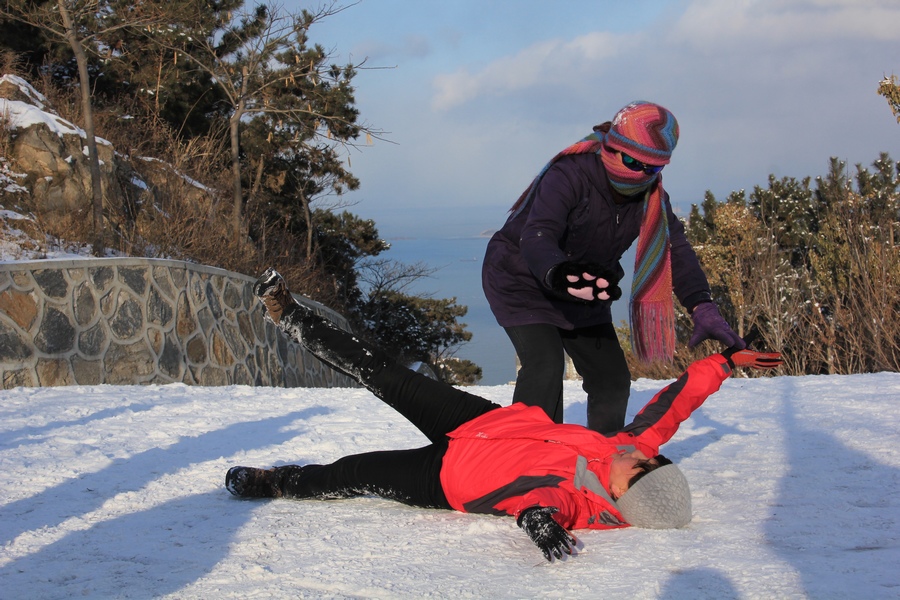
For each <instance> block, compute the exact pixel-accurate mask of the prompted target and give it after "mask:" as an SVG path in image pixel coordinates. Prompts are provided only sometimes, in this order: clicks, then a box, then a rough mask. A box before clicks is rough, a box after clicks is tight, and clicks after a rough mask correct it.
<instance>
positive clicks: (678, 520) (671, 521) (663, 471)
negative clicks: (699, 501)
mask: <svg viewBox="0 0 900 600" xmlns="http://www.w3.org/2000/svg"><path fill="white" fill-rule="evenodd" d="M616 506H618V508H619V512H620V513H622V516H623V517H625V520H626V521H627V522H628V523H629V524H630V525H632V526H634V527H643V528H644V529H677V528H679V527H684V526H685V525H687V524H688V523H690V522H691V488H690V487H689V486H688V481H687V477H685V476H684V473H682V472H681V469H679V468H678V467H676V466H675V465H673V464H668V465H664V466H662V467H659V468H658V469H654V470H653V471H650V472H649V473H647V474H646V475H644V476H643V477H641V478H640V479H639V480H638V482H637V483H635V484H634V485H633V486H631V487H630V488H628V490H627V491H626V492H625V493H624V494H622V496H621V497H620V498H619V499H618V500H616Z"/></svg>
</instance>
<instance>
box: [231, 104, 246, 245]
mask: <svg viewBox="0 0 900 600" xmlns="http://www.w3.org/2000/svg"><path fill="white" fill-rule="evenodd" d="M240 123H241V110H240V108H239V109H238V110H237V111H235V113H234V115H232V117H231V193H232V200H233V202H234V206H233V209H232V214H231V224H232V228H233V230H234V237H235V239H237V238H238V237H240V235H241V204H242V203H243V193H242V190H241V131H240Z"/></svg>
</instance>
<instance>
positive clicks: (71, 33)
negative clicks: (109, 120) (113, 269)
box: [57, 2, 105, 256]
mask: <svg viewBox="0 0 900 600" xmlns="http://www.w3.org/2000/svg"><path fill="white" fill-rule="evenodd" d="M57 6H59V16H60V17H61V18H62V22H63V25H64V26H65V28H66V41H68V42H69V46H70V47H71V48H72V53H73V54H74V55H75V63H76V64H77V65H78V78H79V80H80V81H79V87H80V89H81V109H82V111H84V134H85V138H86V142H87V149H88V167H89V168H90V172H91V207H92V220H93V226H94V241H93V246H94V250H93V252H94V256H102V255H103V254H104V251H105V247H104V242H103V186H102V184H101V181H100V157H99V156H98V154H97V138H96V135H95V132H94V111H93V106H92V105H91V82H90V78H89V76H88V68H87V57H86V56H85V54H84V48H83V47H82V46H81V40H79V39H78V35H77V33H76V31H75V25H74V23H73V22H72V17H71V16H70V15H69V11H68V9H67V8H66V3H65V2H59V3H58V4H57Z"/></svg>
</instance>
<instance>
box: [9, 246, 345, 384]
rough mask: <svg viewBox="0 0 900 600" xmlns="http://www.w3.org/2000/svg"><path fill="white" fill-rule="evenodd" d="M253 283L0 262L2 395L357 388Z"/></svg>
mask: <svg viewBox="0 0 900 600" xmlns="http://www.w3.org/2000/svg"><path fill="white" fill-rule="evenodd" d="M254 281H255V280H254V279H253V278H251V277H248V276H245V275H241V274H238V273H232V272H229V271H225V270H222V269H215V268H211V267H205V266H201V265H195V264H190V263H185V262H181V261H173V260H154V259H143V258H110V259H86V260H77V259H76V260H42V261H31V262H19V263H8V264H0V378H2V387H3V388H4V389H9V388H12V387H17V386H31V387H35V386H59V385H94V384H102V383H108V384H151V383H153V384H163V383H172V382H183V383H186V384H194V385H207V386H220V385H230V384H243V385H260V386H278V387H334V386H341V387H351V386H355V385H356V384H355V383H354V382H353V381H352V380H351V379H350V378H348V377H346V376H344V375H341V374H339V373H337V372H335V371H333V370H332V369H330V368H329V367H327V366H325V365H324V364H323V363H322V362H321V361H319V360H318V359H316V358H315V357H313V356H312V355H311V354H309V353H307V352H306V351H305V350H304V349H303V348H302V347H301V346H300V345H299V344H295V343H293V342H290V341H288V340H287V338H286V337H285V336H284V335H283V334H281V333H280V332H278V330H277V329H276V328H275V326H274V325H272V324H271V323H269V322H267V321H265V320H264V319H263V314H264V312H263V308H262V306H261V305H260V303H259V302H258V301H257V300H256V298H255V297H254V296H253V293H252V286H253V283H254ZM298 300H300V301H301V302H304V303H305V304H307V305H308V306H311V307H313V308H314V309H315V310H316V311H317V312H318V313H319V314H322V315H324V316H326V317H328V318H330V319H331V320H333V321H335V322H337V323H338V324H339V325H341V326H342V327H344V328H348V326H347V322H346V320H345V319H344V318H343V317H341V316H340V315H338V314H337V313H335V312H334V311H331V310H329V309H327V308H325V307H324V306H322V305H320V304H318V303H315V302H312V301H309V300H306V299H304V298H302V297H298Z"/></svg>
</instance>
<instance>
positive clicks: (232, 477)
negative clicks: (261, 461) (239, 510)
mask: <svg viewBox="0 0 900 600" xmlns="http://www.w3.org/2000/svg"><path fill="white" fill-rule="evenodd" d="M279 480H280V477H279V475H278V473H277V472H276V470H275V469H255V468H253V467H231V468H230V469H228V473H226V474H225V488H226V489H227V490H228V491H229V492H231V493H232V494H234V495H235V496H239V497H241V498H281V496H282V493H281V485H280V481H279Z"/></svg>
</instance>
